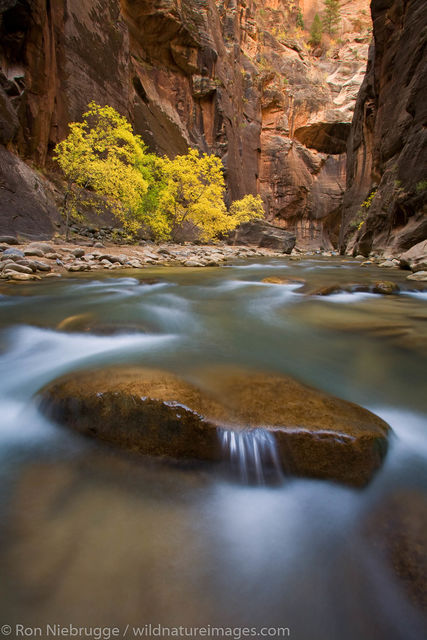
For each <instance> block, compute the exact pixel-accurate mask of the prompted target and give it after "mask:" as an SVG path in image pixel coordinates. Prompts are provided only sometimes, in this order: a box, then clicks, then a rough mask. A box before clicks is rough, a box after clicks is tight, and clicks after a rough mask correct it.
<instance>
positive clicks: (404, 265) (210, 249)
mask: <svg viewBox="0 0 427 640" xmlns="http://www.w3.org/2000/svg"><path fill="white" fill-rule="evenodd" d="M313 255H316V256H319V257H320V256H323V257H333V256H337V253H336V252H333V251H332V252H331V251H323V252H322V251H304V250H301V249H298V248H295V249H293V250H292V252H291V253H290V254H285V253H283V251H277V250H274V249H269V248H264V247H262V248H261V247H256V246H247V245H229V244H226V243H225V242H222V243H218V244H210V245H195V244H172V243H163V244H154V243H148V242H147V243H145V244H141V245H125V244H116V243H112V242H110V243H100V242H96V243H85V242H83V241H82V242H79V243H76V242H63V241H61V240H60V239H59V240H58V239H57V240H52V241H39V242H26V243H22V242H20V241H19V240H18V239H17V238H13V237H8V236H3V237H2V238H1V237H0V279H2V280H4V281H10V282H12V283H16V282H28V281H34V280H41V279H42V278H59V277H61V276H62V275H65V274H67V273H78V272H84V271H94V272H96V271H112V270H117V269H143V268H146V267H153V266H165V267H171V266H182V267H192V268H196V267H219V266H222V265H225V264H229V263H233V262H234V261H236V260H242V259H248V258H257V257H260V258H284V259H286V260H291V261H293V260H300V259H302V258H304V257H307V256H313ZM355 259H356V260H357V261H358V262H359V264H360V265H361V266H362V267H366V266H371V265H376V266H379V267H382V268H384V269H385V270H388V269H404V270H406V271H407V272H408V273H407V277H408V279H410V280H416V281H420V282H424V281H427V271H426V268H427V267H426V265H427V258H423V257H422V256H421V258H420V252H418V253H416V254H414V259H411V256H409V259H408V257H407V256H405V255H403V256H400V257H390V256H389V257H385V256H383V255H374V256H371V257H370V258H369V259H368V260H367V259H366V258H364V257H363V256H356V258H355Z"/></svg>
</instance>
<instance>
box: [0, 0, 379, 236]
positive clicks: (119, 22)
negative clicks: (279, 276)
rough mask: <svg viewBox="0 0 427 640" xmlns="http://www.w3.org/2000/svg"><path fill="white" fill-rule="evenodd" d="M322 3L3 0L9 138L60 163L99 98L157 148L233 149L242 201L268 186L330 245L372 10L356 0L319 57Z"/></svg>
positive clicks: (266, 192)
mask: <svg viewBox="0 0 427 640" xmlns="http://www.w3.org/2000/svg"><path fill="white" fill-rule="evenodd" d="M322 6H323V2H322V1H321V0H310V1H309V0H305V2H302V0H299V1H298V2H293V1H292V2H291V1H290V0H273V1H272V2H269V3H268V5H267V4H266V3H264V2H261V1H255V0H157V1H154V0H85V1H84V2H83V1H82V0H57V1H56V2H50V1H49V0H31V1H30V0H2V1H1V2H0V36H1V38H0V64H1V74H0V144H3V145H6V146H7V147H8V149H9V150H12V151H14V152H16V153H17V154H18V155H19V156H21V157H22V158H24V159H25V160H26V161H28V162H30V163H34V164H35V165H36V166H37V167H39V168H47V169H48V170H51V169H52V168H53V167H52V163H51V156H52V150H53V148H54V146H55V144H56V143H57V142H58V141H59V140H61V139H63V138H64V137H65V135H66V133H67V125H68V123H69V122H70V121H74V120H78V119H79V118H80V117H81V115H82V113H83V111H84V110H85V108H86V106H87V104H88V102H89V101H91V100H95V101H97V102H99V103H101V104H110V105H111V106H113V107H114V108H116V109H117V110H118V111H119V112H120V113H122V114H124V115H125V116H126V117H127V118H129V119H130V121H131V122H132V123H133V125H134V128H135V130H136V132H137V133H139V134H141V135H142V137H143V138H144V140H145V142H146V143H147V144H148V145H149V146H150V148H151V149H152V150H153V151H156V152H157V153H160V154H167V155H169V156H174V155H176V154H177V153H185V152H186V150H187V149H188V147H189V146H195V147H197V148H199V149H200V150H202V151H206V152H210V153H215V154H217V155H219V156H220V157H221V158H222V160H223V162H224V166H225V171H226V180H227V187H228V196H227V197H228V199H229V200H231V199H234V198H238V197H241V196H242V195H244V194H246V193H261V195H262V197H263V199H264V202H265V205H266V211H267V218H268V220H270V221H273V222H274V223H275V224H276V225H279V226H281V227H283V228H284V229H287V230H289V231H293V232H296V234H297V236H298V240H299V242H300V244H305V245H306V246H312V247H318V246H324V247H330V246H331V242H332V243H333V244H337V242H338V231H339V224H340V220H341V203H342V196H343V192H344V188H345V149H346V142H347V137H348V135H349V131H350V121H351V117H352V112H353V109H354V103H355V98H356V94H357V90H358V88H359V86H360V82H361V80H362V77H363V72H364V68H365V61H366V56H367V49H368V42H369V39H370V32H369V24H370V19H369V16H368V14H367V12H366V9H367V7H368V0H345V1H343V3H342V9H341V11H342V24H341V28H340V34H339V35H340V40H339V41H337V42H336V43H335V44H333V43H332V44H331V47H330V51H329V52H328V55H327V56H324V55H320V52H317V53H319V57H316V56H317V53H316V52H314V53H315V54H316V55H313V52H311V51H310V50H309V48H308V47H307V46H306V45H305V41H304V37H303V33H302V32H301V31H299V30H298V28H297V27H296V16H297V11H298V7H300V8H301V9H302V11H303V13H304V18H305V20H306V22H307V25H306V26H307V27H309V26H310V24H311V20H312V17H313V14H314V12H315V11H319V10H320V9H321V8H322ZM5 158H6V156H5ZM5 158H4V163H5V162H6V159H5ZM11 162H12V160H11ZM6 164H7V163H6ZM3 175H7V170H6V171H4V173H3ZM2 202H3V201H2V196H1V195H0V208H2V206H3V205H2ZM25 202H26V200H25V199H24V200H23V202H22V215H21V216H20V218H19V220H20V221H21V222H20V223H19V225H18V226H17V224H18V223H17V222H16V220H15V222H10V223H8V222H7V220H9V218H7V217H6V218H4V224H6V225H7V224H9V227H8V229H7V230H8V231H11V232H12V231H22V230H23V225H24V226H25V206H26V205H25ZM3 209H4V207H3Z"/></svg>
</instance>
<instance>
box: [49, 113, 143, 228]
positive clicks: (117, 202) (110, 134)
mask: <svg viewBox="0 0 427 640" xmlns="http://www.w3.org/2000/svg"><path fill="white" fill-rule="evenodd" d="M69 129H70V132H69V134H68V136H67V138H66V139H65V140H63V141H62V142H60V143H59V144H58V145H57V146H56V148H55V159H56V161H57V162H58V164H59V166H60V167H61V169H62V170H63V172H64V174H65V177H66V179H67V189H66V192H65V196H64V204H63V213H64V215H65V218H66V236H67V239H68V228H69V222H70V218H72V217H78V216H79V209H80V207H81V204H82V200H81V194H82V190H84V189H89V190H90V191H93V192H95V193H97V194H99V195H101V196H104V202H103V201H98V202H97V201H94V202H92V203H91V205H92V207H95V209H96V208H98V209H99V210H101V209H102V208H103V204H104V203H105V204H106V205H108V207H109V208H110V209H111V210H112V212H113V213H114V215H115V216H117V218H118V219H119V220H120V221H121V223H122V224H123V226H124V228H125V229H127V230H129V231H130V232H135V231H136V230H137V229H138V228H139V227H140V226H141V222H142V221H143V220H142V219H143V212H142V202H143V199H144V197H145V196H146V194H147V191H148V188H149V180H148V179H147V175H146V176H144V170H145V173H146V174H147V171H146V169H147V166H148V165H149V163H150V157H149V154H147V153H146V147H145V145H144V143H143V141H142V139H141V138H140V137H139V136H137V135H135V134H134V133H133V131H132V127H131V125H130V124H129V122H128V121H127V120H126V118H124V117H123V116H121V115H120V114H119V113H117V111H115V109H113V108H112V107H109V106H105V107H101V106H100V105H97V104H95V103H94V102H91V103H90V104H89V106H88V110H87V111H86V113H84V114H83V121H82V122H73V123H71V124H70V126H69Z"/></svg>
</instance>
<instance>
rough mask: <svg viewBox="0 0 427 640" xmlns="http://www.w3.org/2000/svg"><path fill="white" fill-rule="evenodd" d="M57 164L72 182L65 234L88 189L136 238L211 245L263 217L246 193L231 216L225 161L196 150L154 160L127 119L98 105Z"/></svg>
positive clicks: (74, 127)
mask: <svg viewBox="0 0 427 640" xmlns="http://www.w3.org/2000/svg"><path fill="white" fill-rule="evenodd" d="M55 159H56V160H57V162H58V164H59V166H60V167H61V169H62V171H63V173H64V175H65V177H66V179H67V190H66V194H65V198H64V207H63V209H64V215H65V217H66V220H67V229H68V223H69V220H70V219H71V218H76V217H78V216H79V213H80V211H79V209H80V208H81V198H82V194H83V193H87V191H88V190H89V191H91V192H93V193H95V194H97V195H99V196H101V197H102V198H101V199H100V200H99V202H100V209H101V208H102V206H103V205H105V204H106V205H108V207H109V208H110V210H111V211H112V212H113V213H114V215H115V216H116V217H117V218H118V220H119V221H120V223H121V224H122V225H123V227H124V228H125V229H127V230H128V231H129V232H130V233H132V234H134V233H136V232H137V231H138V230H139V229H140V228H141V227H144V228H145V229H147V230H149V231H150V233H151V234H152V236H153V237H154V238H155V239H159V240H168V239H170V238H174V239H175V238H177V237H181V238H182V237H183V236H185V234H186V233H187V234H188V233H190V232H191V233H192V235H193V237H197V238H198V239H200V240H202V241H205V242H208V241H210V240H212V239H214V238H217V237H218V236H220V235H221V234H224V233H227V232H229V231H232V230H233V229H235V228H236V227H237V226H238V225H239V224H240V223H242V222H247V221H249V220H251V219H253V218H261V217H263V216H264V210H263V206H262V201H261V198H260V196H252V195H246V196H245V197H244V198H242V199H241V200H237V201H235V202H233V203H232V205H231V206H230V208H229V210H227V208H226V206H225V203H224V195H225V182H224V174H223V165H222V162H221V160H220V158H218V157H216V156H213V155H208V154H206V153H205V154H200V153H199V152H198V151H197V150H196V149H190V150H189V152H188V153H187V154H185V155H180V156H176V157H175V158H174V159H172V160H171V159H169V158H167V157H159V156H156V155H155V154H151V153H149V152H148V150H147V148H146V146H145V145H144V143H143V141H142V139H141V138H140V136H138V135H135V134H134V133H133V131H132V127H131V125H130V123H129V122H128V121H127V120H126V118H124V117H123V116H121V115H119V114H118V113H117V112H116V111H115V110H114V109H113V108H112V107H108V106H106V107H101V106H99V105H97V104H95V103H94V102H91V103H90V104H89V106H88V111H87V112H86V113H85V114H84V115H83V121H82V122H73V123H71V124H70V132H69V135H68V136H67V138H66V139H65V140H63V141H62V142H60V143H59V144H58V145H57V146H56V150H55Z"/></svg>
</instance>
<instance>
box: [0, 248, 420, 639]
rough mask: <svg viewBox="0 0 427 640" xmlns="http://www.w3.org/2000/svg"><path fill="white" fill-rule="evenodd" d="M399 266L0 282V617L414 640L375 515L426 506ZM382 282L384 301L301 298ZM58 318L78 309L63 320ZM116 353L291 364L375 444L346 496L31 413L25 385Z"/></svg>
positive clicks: (187, 361) (34, 406)
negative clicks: (229, 470)
mask: <svg viewBox="0 0 427 640" xmlns="http://www.w3.org/2000/svg"><path fill="white" fill-rule="evenodd" d="M135 274H136V275H135ZM270 276H281V277H284V278H289V279H290V280H292V279H296V282H290V283H289V284H281V285H278V284H270V283H265V282H262V280H263V279H264V278H266V277H270ZM405 276H406V274H405V272H402V271H398V270H391V271H390V270H385V269H379V268H378V267H375V266H371V267H366V268H365V267H360V266H359V264H358V263H357V262H355V261H353V260H351V259H346V260H344V259H339V258H331V259H325V258H323V259H317V258H306V259H303V260H301V261H299V262H293V261H290V260H288V259H284V260H281V259H265V260H261V261H257V262H254V261H253V262H251V261H246V262H242V263H240V264H239V263H236V264H234V265H233V266H228V267H221V268H206V269H188V268H187V269H185V268H155V269H154V268H153V269H144V270H141V271H135V270H133V271H131V272H124V271H120V272H114V273H108V274H104V273H102V274H99V275H98V274H93V273H91V274H82V275H79V276H78V277H63V278H61V279H60V280H49V281H48V280H45V281H42V282H39V283H35V284H28V285H27V284H25V285H10V284H4V285H2V286H1V288H0V380H1V389H0V395H1V413H0V458H1V484H0V514H1V517H0V536H1V550H0V575H1V584H0V621H1V623H2V624H3V623H7V624H9V625H11V626H12V628H15V625H16V624H23V625H27V626H28V627H36V626H39V627H42V628H45V626H46V624H47V623H49V624H60V625H69V624H72V625H75V626H79V625H87V626H89V625H99V626H101V627H112V626H117V627H119V628H120V630H121V634H122V633H123V631H124V630H126V627H127V625H130V626H131V627H132V626H139V627H143V625H147V624H152V625H158V624H161V625H164V626H172V627H174V626H175V627H177V626H186V627H207V626H208V625H212V626H221V627H224V628H226V627H231V628H233V629H234V630H236V628H242V627H248V628H255V627H256V628H257V629H260V628H262V627H268V628H276V627H282V628H285V627H286V628H289V630H290V635H289V637H291V638H296V639H298V640H356V639H357V640H359V639H360V638H364V640H378V639H381V640H382V639H383V638H384V639H386V638H387V639H388V640H394V639H402V640H421V639H422V638H423V637H424V634H423V632H424V631H425V618H424V619H423V617H422V614H421V613H420V610H419V608H418V607H417V606H416V602H414V599H413V598H412V597H411V588H410V587H408V585H407V584H406V583H405V581H404V580H403V581H402V580H400V579H399V578H398V577H396V575H395V573H394V572H393V571H392V569H391V568H390V566H389V564H388V562H387V553H386V548H387V544H386V543H384V542H383V539H382V537H381V535H382V533H381V531H382V529H381V526H377V525H376V524H375V523H376V518H377V517H378V514H380V513H381V509H382V508H383V507H386V506H387V504H390V500H395V499H396V496H397V497H398V499H399V500H401V501H402V502H403V506H405V503H406V504H409V505H410V504H411V501H412V499H413V498H414V496H415V498H416V500H417V504H419V503H420V502H419V501H421V502H424V508H425V501H426V494H427V420H426V417H427V388H426V360H427V323H426V320H427V289H426V288H425V287H423V285H422V283H413V282H409V281H407V280H406V279H405ZM299 279H300V280H301V281H299ZM380 279H382V280H384V279H386V280H393V281H395V282H398V283H399V285H400V286H401V291H400V293H399V294H398V295H391V296H380V295H375V294H372V293H350V292H344V293H337V294H333V295H330V296H318V295H312V294H313V292H315V290H316V289H317V288H319V287H321V286H325V285H329V284H348V283H367V282H374V281H375V280H380ZM304 282H305V284H304ZM310 292H311V294H310ZM70 316H80V319H76V321H75V322H74V323H73V322H71V323H70V322H69V323H68V329H67V325H66V324H65V325H64V320H65V319H67V318H69V317H70ZM79 322H80V326H79ZM61 323H62V324H61ZM85 323H86V326H85ZM61 327H62V328H61ZM64 327H65V328H64ZM71 328H73V330H70V329H71ZM88 328H90V329H91V330H88ZM124 363H129V364H140V365H143V366H155V367H157V368H164V369H166V370H169V371H172V372H176V373H178V374H182V375H190V374H191V375H194V371H197V368H198V367H202V366H203V367H206V366H210V365H212V366H214V365H216V364H224V363H226V364H234V365H243V366H250V367H252V368H256V369H259V370H268V371H273V372H279V373H283V374H286V375H291V376H293V377H295V378H297V379H298V380H300V381H302V382H304V383H306V384H310V385H312V386H314V387H317V388H319V389H322V390H324V391H327V392H330V393H332V394H334V395H336V396H339V397H341V398H344V399H347V400H351V401H353V402H357V403H359V404H361V405H363V406H365V407H367V408H368V409H370V410H372V411H374V412H375V413H377V414H378V415H379V416H381V417H382V418H383V419H385V420H386V421H387V422H388V423H389V424H390V425H391V427H392V429H393V434H392V437H391V440H390V448H389V452H388V455H387V457H386V460H385V463H384V465H383V467H382V468H381V470H380V471H379V472H378V473H377V475H376V476H375V478H374V479H373V481H372V482H371V483H370V484H369V486H367V487H366V488H364V489H363V490H355V489H350V488H347V487H344V486H340V485H338V484H334V483H332V482H321V481H315V480H309V479H297V478H289V477H285V478H284V480H283V482H281V483H275V484H274V485H273V486H252V485H251V486H249V485H247V484H245V483H242V482H237V481H233V480H232V479H231V478H230V477H229V476H227V474H224V472H223V470H221V469H219V468H218V469H217V468H215V467H211V466H203V465H201V464H198V465H193V464H178V463H174V462H171V461H169V462H166V461H162V460H154V459H150V458H148V457H140V456H137V455H133V454H130V453H126V452H123V451H115V450H113V449H112V448H110V447H109V446H108V445H103V444H102V443H97V442H95V441H92V440H88V439H85V438H83V437H82V436H79V435H78V434H74V433H71V432H69V431H67V430H66V429H65V428H61V427H59V426H57V425H55V424H52V423H50V422H49V421H48V420H47V419H46V418H44V417H43V416H42V415H41V414H40V413H39V411H38V400H37V395H36V394H37V392H38V390H39V389H40V388H42V387H43V385H45V384H47V383H48V382H50V381H52V380H54V379H55V378H57V377H58V376H60V375H63V374H65V373H68V372H72V371H79V370H84V369H88V368H92V367H103V366H109V365H112V364H124ZM405 526H406V525H405ZM411 526H412V525H411ZM415 526H417V525H416V523H415ZM240 633H241V632H239V631H235V637H239V634H240ZM12 637H13V636H12ZM128 637H132V635H129V636H128ZM193 637H196V638H198V637H201V634H199V633H196V634H195V635H193ZM225 637H227V636H225ZM228 637H230V636H228ZM242 637H243V635H242ZM269 637H279V636H278V635H276V636H274V635H273V634H270V636H269ZM282 637H286V636H282Z"/></svg>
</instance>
